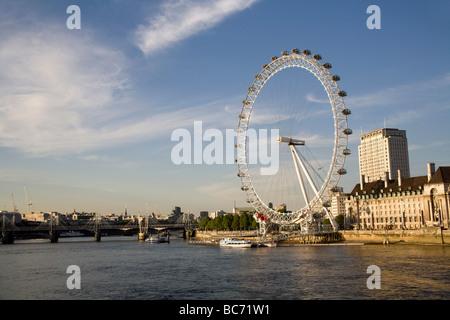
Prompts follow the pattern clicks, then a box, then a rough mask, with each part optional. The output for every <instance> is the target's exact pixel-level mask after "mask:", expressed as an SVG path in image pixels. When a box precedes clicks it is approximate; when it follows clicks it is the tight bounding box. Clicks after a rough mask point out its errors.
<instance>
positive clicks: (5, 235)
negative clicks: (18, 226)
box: [2, 231, 14, 244]
mask: <svg viewBox="0 0 450 320" xmlns="http://www.w3.org/2000/svg"><path fill="white" fill-rule="evenodd" d="M13 243H14V231H3V232H2V244H13Z"/></svg>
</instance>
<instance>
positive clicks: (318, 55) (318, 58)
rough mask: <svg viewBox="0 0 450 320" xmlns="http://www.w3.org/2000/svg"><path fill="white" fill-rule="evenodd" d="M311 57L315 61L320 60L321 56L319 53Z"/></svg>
mask: <svg viewBox="0 0 450 320" xmlns="http://www.w3.org/2000/svg"><path fill="white" fill-rule="evenodd" d="M313 58H314V59H315V60H317V61H319V60H322V56H321V55H320V54H315V55H313Z"/></svg>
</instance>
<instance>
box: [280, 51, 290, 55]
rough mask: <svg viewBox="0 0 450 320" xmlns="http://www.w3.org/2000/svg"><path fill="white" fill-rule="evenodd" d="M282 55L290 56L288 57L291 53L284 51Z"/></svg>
mask: <svg viewBox="0 0 450 320" xmlns="http://www.w3.org/2000/svg"><path fill="white" fill-rule="evenodd" d="M281 54H282V55H283V56H288V55H289V52H287V51H286V50H284V51H281Z"/></svg>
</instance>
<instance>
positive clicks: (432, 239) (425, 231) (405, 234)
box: [192, 227, 450, 245]
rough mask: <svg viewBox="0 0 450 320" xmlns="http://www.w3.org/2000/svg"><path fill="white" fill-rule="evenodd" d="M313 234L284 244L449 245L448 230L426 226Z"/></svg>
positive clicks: (215, 234) (214, 237)
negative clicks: (319, 236)
mask: <svg viewBox="0 0 450 320" xmlns="http://www.w3.org/2000/svg"><path fill="white" fill-rule="evenodd" d="M228 237H230V238H239V239H246V240H250V241H256V240H257V234H256V231H234V232H233V231H199V232H197V234H196V237H194V238H192V239H195V240H198V241H202V242H208V243H218V242H219V241H220V239H223V238H228ZM311 237H313V236H310V237H309V238H308V237H302V238H298V239H296V238H294V239H290V240H283V241H281V242H280V244H281V243H285V244H295V243H299V244H307V243H337V242H338V243H348V244H356V243H358V244H395V243H405V244H441V245H442V244H444V245H450V230H442V229H441V228H439V227H437V228H434V227H428V228H422V229H418V230H340V231H338V233H337V234H334V235H333V237H332V238H329V239H328V238H327V237H321V238H320V239H314V238H311Z"/></svg>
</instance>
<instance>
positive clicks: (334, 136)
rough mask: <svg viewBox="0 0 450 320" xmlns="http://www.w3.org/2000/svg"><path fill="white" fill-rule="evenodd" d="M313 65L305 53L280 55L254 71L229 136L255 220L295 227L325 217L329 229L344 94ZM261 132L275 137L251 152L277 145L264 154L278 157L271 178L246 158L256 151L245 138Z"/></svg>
mask: <svg viewBox="0 0 450 320" xmlns="http://www.w3.org/2000/svg"><path fill="white" fill-rule="evenodd" d="M321 60H322V57H321V56H320V55H319V54H312V53H311V52H310V51H309V50H303V51H301V52H300V50H298V49H292V50H291V52H290V53H289V52H287V51H283V52H282V53H281V57H276V56H274V57H272V59H271V61H270V63H268V64H266V65H263V66H262V70H261V72H260V73H259V74H257V75H256V76H255V77H254V81H253V83H252V84H251V86H250V87H248V93H247V96H246V98H245V99H244V100H243V102H242V111H241V113H240V115H239V125H238V129H237V134H236V136H237V141H236V148H237V159H236V162H237V165H238V176H239V177H240V179H241V184H242V187H241V189H242V190H243V191H244V192H245V194H246V197H247V202H248V203H250V204H251V205H252V206H253V207H254V208H255V210H256V217H257V218H258V219H260V220H261V221H263V222H267V221H270V222H271V223H275V224H278V225H291V224H300V223H303V222H304V221H305V220H307V219H310V218H311V217H312V216H313V215H316V214H322V215H323V214H326V215H328V217H329V218H330V221H331V223H332V225H333V227H334V228H335V229H337V223H336V221H335V220H334V218H333V216H332V215H331V214H330V206H331V200H332V197H333V195H334V194H335V192H336V191H338V190H339V188H338V182H339V179H340V177H341V176H342V175H344V174H346V173H347V172H346V170H345V169H344V163H345V158H346V156H348V155H350V154H351V151H350V150H349V149H348V148H347V138H348V135H350V134H352V130H351V129H349V128H348V126H347V117H348V116H349V115H350V114H351V111H350V110H349V109H347V108H346V107H345V105H344V97H346V96H347V94H346V92H345V91H343V90H341V89H339V87H338V82H339V80H340V77H339V76H338V75H333V74H331V73H330V70H331V69H332V65H331V64H330V63H328V62H325V63H322V62H321ZM261 130H266V131H267V132H269V131H270V132H271V133H274V132H275V133H277V135H275V136H271V137H270V138H267V139H265V140H264V139H262V138H261V136H259V141H258V147H259V148H261V147H267V148H268V146H269V145H273V144H270V143H269V142H272V143H273V142H274V141H275V142H276V143H277V144H278V145H277V148H275V150H271V151H272V152H275V151H276V152H278V157H277V161H278V162H277V168H276V169H277V170H275V171H276V172H275V171H274V172H272V173H271V174H261V172H262V170H261V169H262V168H263V167H264V164H263V163H261V162H259V161H256V162H255V161H253V162H252V161H250V160H251V159H252V156H253V153H254V152H255V150H256V149H255V148H252V143H251V139H250V138H249V133H250V131H252V132H253V133H255V132H256V133H258V132H262V131H261ZM274 130H275V131H274ZM267 136H268V134H267Z"/></svg>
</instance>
